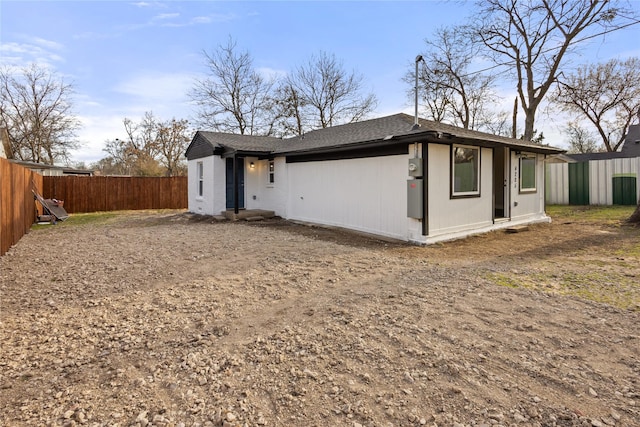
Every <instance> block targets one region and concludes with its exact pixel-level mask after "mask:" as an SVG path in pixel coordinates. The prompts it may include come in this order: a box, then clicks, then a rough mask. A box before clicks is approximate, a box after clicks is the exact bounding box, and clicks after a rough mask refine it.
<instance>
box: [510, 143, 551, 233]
mask: <svg viewBox="0 0 640 427" xmlns="http://www.w3.org/2000/svg"><path fill="white" fill-rule="evenodd" d="M523 154H527V155H528V156H535V157H536V191H535V192H520V178H519V177H520V170H519V168H520V162H519V157H518V156H517V155H516V154H515V153H513V154H512V158H511V176H512V182H511V220H512V221H519V220H526V219H529V218H537V217H541V216H542V217H544V216H545V214H544V156H543V155H541V154H538V155H536V154H532V153H523Z"/></svg>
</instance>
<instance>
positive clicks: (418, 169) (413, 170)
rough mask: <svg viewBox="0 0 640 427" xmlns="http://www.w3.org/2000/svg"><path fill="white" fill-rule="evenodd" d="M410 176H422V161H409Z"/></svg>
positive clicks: (417, 159) (418, 159)
mask: <svg viewBox="0 0 640 427" xmlns="http://www.w3.org/2000/svg"><path fill="white" fill-rule="evenodd" d="M409 176H413V177H419V176H422V159H420V158H417V157H416V158H413V159H409Z"/></svg>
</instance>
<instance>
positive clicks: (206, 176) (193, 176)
mask: <svg viewBox="0 0 640 427" xmlns="http://www.w3.org/2000/svg"><path fill="white" fill-rule="evenodd" d="M198 162H202V164H203V167H204V170H203V180H204V185H203V194H202V197H200V196H198V166H197V164H198ZM187 167H188V172H187V174H188V180H189V212H193V213H197V214H200V215H219V214H220V212H222V211H224V210H225V202H226V194H225V161H224V159H222V158H220V157H219V156H209V157H203V158H200V159H194V160H189V162H188V164H187Z"/></svg>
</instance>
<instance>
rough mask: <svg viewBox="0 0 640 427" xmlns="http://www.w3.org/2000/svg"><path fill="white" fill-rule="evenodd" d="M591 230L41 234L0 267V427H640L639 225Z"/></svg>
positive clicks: (194, 227) (176, 224)
mask: <svg viewBox="0 0 640 427" xmlns="http://www.w3.org/2000/svg"><path fill="white" fill-rule="evenodd" d="M581 218H582V217H581V216H580V215H576V216H575V217H560V218H555V220H554V222H553V223H552V224H551V225H548V224H547V225H537V226H533V227H530V229H529V230H528V231H523V232H520V233H516V234H508V233H505V232H496V233H491V234H487V235H482V236H477V237H472V238H469V239H466V240H462V241H456V242H449V243H445V244H440V245H436V246H430V247H415V246H410V245H404V244H398V243H393V242H384V241H379V240H375V239H371V238H367V237H364V236H360V235H355V234H351V233H346V232H343V231H336V230H330V229H326V228H321V227H308V226H301V225H295V224H292V223H289V222H285V221H282V220H269V221H267V222H260V223H230V222H212V220H211V219H210V218H194V217H192V216H190V215H188V214H185V213H183V212H176V211H172V212H167V211H165V212H159V213H158V212H156V213H154V212H142V213H128V214H126V215H124V214H123V215H107V216H104V217H99V218H98V219H97V220H93V221H92V220H86V218H85V220H78V221H76V222H75V223H74V221H75V220H76V219H77V218H73V217H72V218H71V219H70V220H69V221H67V222H65V223H62V224H58V225H56V226H40V227H38V228H36V229H34V230H32V231H31V232H30V233H29V234H28V235H26V236H25V237H24V238H23V239H22V240H21V241H20V242H19V243H18V245H16V246H15V247H14V248H12V249H11V250H10V251H9V252H8V253H7V254H6V255H5V256H3V257H2V258H0V292H1V295H0V297H1V305H0V309H1V312H0V343H1V348H0V425H1V426H20V425H33V426H44V425H52V426H58V425H65V426H67V425H69V426H70V425H87V426H351V427H362V426H385V427H386V426H422V425H426V426H457V427H461V426H595V427H597V426H640V229H634V228H628V227H623V226H620V225H619V224H617V223H616V222H615V221H613V222H612V221H608V222H605V221H593V220H586V219H581Z"/></svg>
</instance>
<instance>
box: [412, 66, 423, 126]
mask: <svg viewBox="0 0 640 427" xmlns="http://www.w3.org/2000/svg"><path fill="white" fill-rule="evenodd" d="M420 61H424V58H423V57H422V55H418V56H416V87H415V96H416V103H415V104H416V113H415V120H414V122H413V127H412V128H411V130H416V129H418V128H420V123H418V63H419V62H420Z"/></svg>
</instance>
